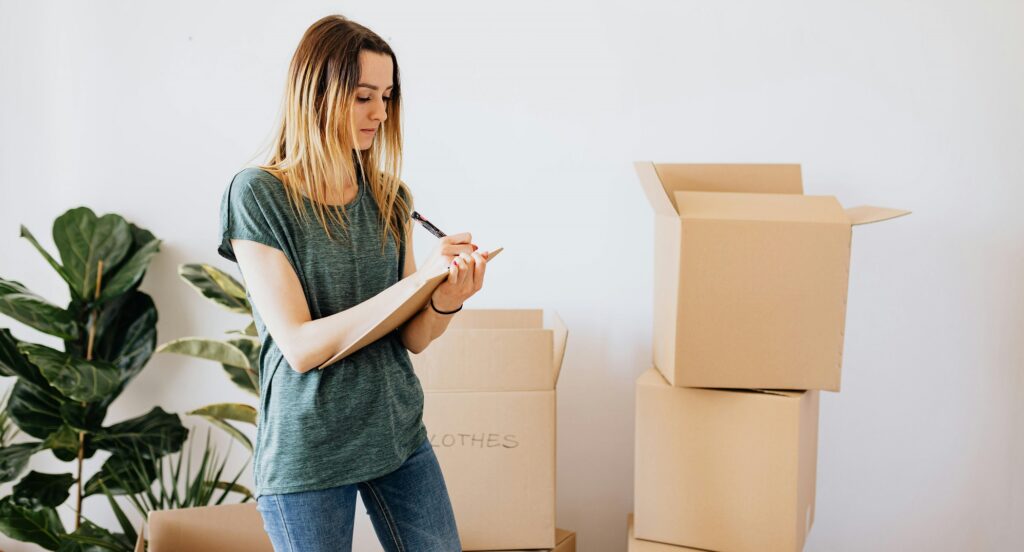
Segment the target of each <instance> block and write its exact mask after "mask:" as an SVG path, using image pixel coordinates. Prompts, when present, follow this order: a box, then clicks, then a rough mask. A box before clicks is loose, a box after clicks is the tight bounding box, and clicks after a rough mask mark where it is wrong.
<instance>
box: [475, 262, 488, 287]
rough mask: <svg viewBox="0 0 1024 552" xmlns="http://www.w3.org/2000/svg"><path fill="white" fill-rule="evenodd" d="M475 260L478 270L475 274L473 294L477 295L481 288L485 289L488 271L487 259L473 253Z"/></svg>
mask: <svg viewBox="0 0 1024 552" xmlns="http://www.w3.org/2000/svg"><path fill="white" fill-rule="evenodd" d="M473 258H474V260H475V261H476V268H475V272H474V273H473V293H476V292H478V291H480V288H482V287H484V272H486V271H487V259H485V258H484V256H483V255H481V254H480V253H473Z"/></svg>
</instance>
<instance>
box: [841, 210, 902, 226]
mask: <svg viewBox="0 0 1024 552" xmlns="http://www.w3.org/2000/svg"><path fill="white" fill-rule="evenodd" d="M909 214H910V211H904V210H902V209H890V208H888V207H872V206H870V205H860V206H858V207H850V208H849V209H847V210H846V216H847V217H848V218H849V220H850V224H851V225H853V226H857V225H858V224H871V223H872V222H882V221H883V220H889V219H894V218H896V217H902V216H903V215H909Z"/></svg>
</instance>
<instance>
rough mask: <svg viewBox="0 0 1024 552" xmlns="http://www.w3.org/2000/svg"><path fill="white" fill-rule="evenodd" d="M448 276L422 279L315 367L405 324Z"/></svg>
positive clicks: (490, 257)
mask: <svg viewBox="0 0 1024 552" xmlns="http://www.w3.org/2000/svg"><path fill="white" fill-rule="evenodd" d="M503 250H504V248H498V249H495V250H494V251H491V252H490V253H488V254H487V261H488V262H490V261H491V260H493V259H494V258H495V257H497V256H498V254H499V253H501V252H502V251H503ZM447 277H448V270H447V269H445V270H444V272H438V273H437V274H434V275H432V276H431V277H429V278H427V279H426V280H424V281H423V282H422V283H421V284H420V285H419V286H418V287H417V288H415V289H413V290H410V292H409V294H408V295H407V296H406V297H405V298H404V300H403V302H402V304H401V305H399V306H398V308H396V309H395V310H394V311H392V312H391V313H389V314H387V315H386V316H385V317H384V318H383V319H381V320H379V321H378V322H376V323H374V324H373V326H372V327H370V328H368V329H367V330H366V331H365V332H364V333H363V334H362V336H360V337H359V339H357V340H356V341H355V342H353V343H352V344H351V345H349V346H347V347H344V348H343V349H341V350H340V351H338V352H337V353H334V356H332V357H331V358H329V359H327V360H325V361H324V362H322V363H320V365H319V366H317V369H321V368H323V367H325V366H328V365H330V364H334V363H335V362H337V361H338V360H340V359H342V358H344V357H346V356H348V355H350V354H352V353H354V352H355V351H358V350H359V349H362V348H363V347H365V346H367V345H369V344H370V343H373V342H374V341H377V340H378V339H380V338H382V337H384V336H385V335H387V334H388V333H389V332H391V331H392V330H394V329H395V328H397V327H399V326H401V325H402V324H405V322H406V321H407V320H409V319H410V318H412V317H413V316H415V315H416V313H418V312H420V311H421V310H423V308H424V307H425V306H426V305H427V301H429V300H430V296H431V295H433V293H434V290H435V289H437V286H439V285H441V282H443V281H444V279H445V278H447Z"/></svg>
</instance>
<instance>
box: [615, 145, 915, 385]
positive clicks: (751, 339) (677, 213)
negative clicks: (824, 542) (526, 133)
mask: <svg viewBox="0 0 1024 552" xmlns="http://www.w3.org/2000/svg"><path fill="white" fill-rule="evenodd" d="M635 168H636V171H637V174H638V175H639V177H640V183H641V185H642V186H643V189H644V192H645V193H646V195H647V199H648V201H650V203H651V207H652V208H653V209H654V213H655V243H654V293H655V295H654V364H655V366H657V367H658V369H659V370H661V372H662V373H663V374H664V376H665V378H666V379H667V380H668V381H669V382H670V383H671V384H672V385H676V386H681V387H724V388H764V389H824V390H829V391H839V387H840V369H841V367H842V354H843V332H844V329H845V324H846V295H847V287H848V279H849V267H850V241H851V236H852V232H851V227H852V226H855V225H861V224H868V223H872V222H879V221H883V220H888V219H891V218H894V217H898V216H901V215H905V214H908V213H909V211H901V210H897V209H887V208H881V207H854V208H851V209H843V208H842V207H841V206H840V205H839V202H838V201H836V199H835V198H834V197H831V196H805V195H803V184H802V181H801V176H800V166H799V165H690V164H655V163H650V162H637V163H635Z"/></svg>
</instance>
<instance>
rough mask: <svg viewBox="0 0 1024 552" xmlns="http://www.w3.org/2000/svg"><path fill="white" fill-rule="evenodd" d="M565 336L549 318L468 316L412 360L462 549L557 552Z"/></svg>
mask: <svg viewBox="0 0 1024 552" xmlns="http://www.w3.org/2000/svg"><path fill="white" fill-rule="evenodd" d="M566 336H567V330H566V328H565V325H564V324H563V323H562V321H561V320H560V319H559V318H558V316H557V315H556V314H554V313H551V312H548V313H545V312H544V311H542V310H465V311H463V312H461V313H459V314H458V315H456V317H455V319H454V320H452V322H451V325H450V326H449V328H448V330H447V331H446V332H445V333H444V334H443V335H442V336H441V337H440V338H438V339H437V340H435V341H434V342H433V343H431V345H430V347H428V348H427V349H426V350H425V351H424V352H423V353H421V354H419V355H413V366H414V368H415V370H416V374H417V375H418V376H419V378H420V381H421V382H422V384H423V388H424V395H425V398H424V403H425V404H424V412H423V421H424V424H425V425H426V427H427V432H428V433H429V435H430V440H431V443H432V444H433V446H434V451H435V452H436V454H437V457H438V461H439V462H440V464H441V469H442V471H443V472H444V476H445V483H446V484H447V486H448V494H449V495H450V496H451V499H452V507H453V509H454V510H455V519H456V522H457V523H458V527H459V535H460V536H461V538H462V547H463V549H465V550H509V549H532V548H542V549H550V548H554V547H555V544H556V532H555V413H556V409H555V385H556V383H557V382H558V375H559V372H560V370H561V366H562V357H563V356H564V354H565V343H566Z"/></svg>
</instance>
